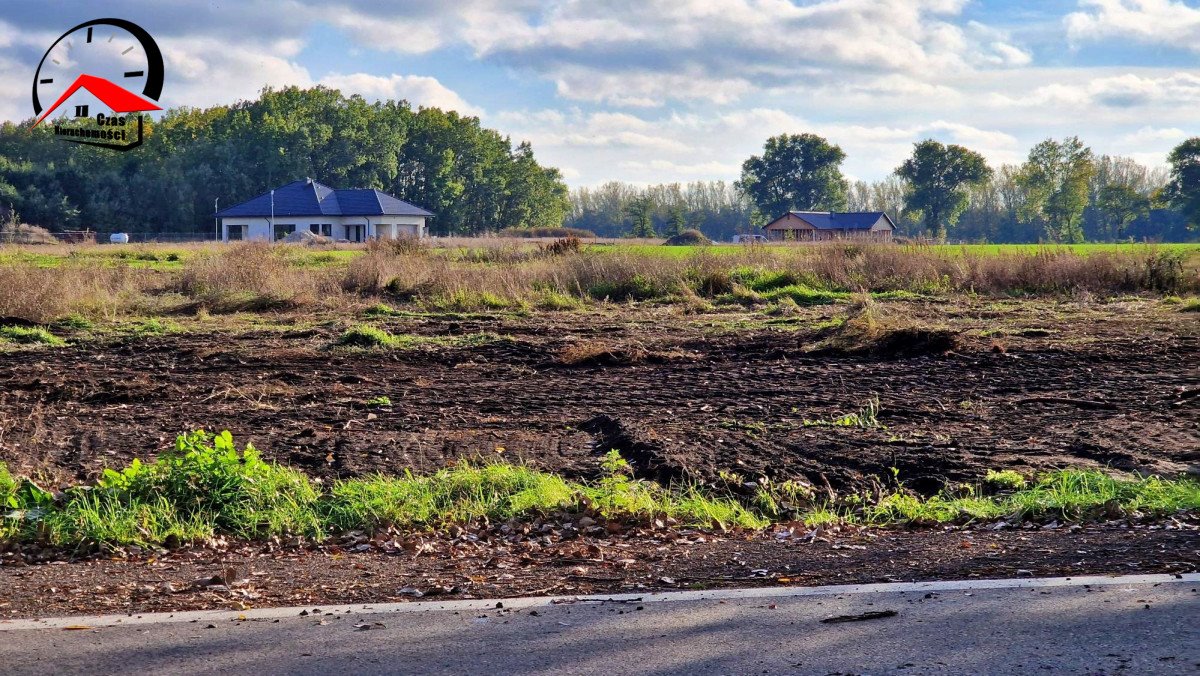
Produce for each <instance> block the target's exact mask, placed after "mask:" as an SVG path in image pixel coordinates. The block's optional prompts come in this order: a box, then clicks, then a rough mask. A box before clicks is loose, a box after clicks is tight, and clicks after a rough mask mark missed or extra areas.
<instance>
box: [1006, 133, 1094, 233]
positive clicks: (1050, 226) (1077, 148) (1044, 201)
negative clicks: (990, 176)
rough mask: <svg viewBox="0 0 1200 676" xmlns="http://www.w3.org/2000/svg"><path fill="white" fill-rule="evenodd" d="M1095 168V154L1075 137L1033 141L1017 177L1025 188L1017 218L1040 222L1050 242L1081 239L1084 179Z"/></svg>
mask: <svg viewBox="0 0 1200 676" xmlns="http://www.w3.org/2000/svg"><path fill="white" fill-rule="evenodd" d="M1095 171H1096V165H1095V156H1094V155H1093V154H1092V150H1091V148H1088V147H1087V146H1085V145H1084V144H1083V141H1080V140H1079V137H1078V136H1071V137H1069V138H1066V139H1063V140H1062V142H1058V141H1055V140H1054V139H1046V140H1045V141H1042V142H1041V143H1039V144H1037V145H1036V146H1034V147H1033V150H1031V151H1030V152H1029V159H1028V160H1026V162H1025V164H1024V165H1022V167H1021V174H1020V178H1019V179H1018V180H1019V181H1020V183H1021V186H1022V187H1023V188H1024V189H1025V191H1026V201H1025V203H1024V204H1023V205H1022V210H1021V217H1022V218H1023V219H1024V220H1026V221H1032V220H1040V221H1042V222H1043V223H1044V224H1045V229H1046V236H1047V237H1048V238H1049V239H1050V240H1051V241H1054V242H1082V241H1083V227H1082V223H1083V211H1084V209H1086V208H1087V205H1088V181H1089V180H1090V179H1091V177H1092V174H1093V173H1095Z"/></svg>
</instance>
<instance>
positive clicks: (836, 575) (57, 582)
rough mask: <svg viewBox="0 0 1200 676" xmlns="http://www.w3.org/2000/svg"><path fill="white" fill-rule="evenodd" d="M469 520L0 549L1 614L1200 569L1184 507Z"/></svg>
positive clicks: (1198, 539) (1194, 527) (1198, 544)
mask: <svg viewBox="0 0 1200 676" xmlns="http://www.w3.org/2000/svg"><path fill="white" fill-rule="evenodd" d="M481 535H482V537H481V538H479V539H472V538H470V537H464V536H460V537H458V538H457V539H451V538H449V537H447V536H444V535H443V536H432V535H430V536H423V537H422V536H414V537H410V538H407V539H405V540H404V541H402V542H396V541H391V542H383V543H380V542H378V541H376V542H373V543H369V544H359V545H354V544H352V543H353V542H354V541H355V540H347V541H346V543H345V544H344V545H336V544H330V545H326V546H321V547H317V548H314V549H286V548H284V549H281V548H279V547H277V546H274V545H271V544H262V543H259V544H235V545H234V546H232V547H231V548H229V549H228V550H225V551H213V550H211V549H196V550H177V551H173V552H170V553H167V554H159V553H150V552H147V553H146V554H145V555H142V556H134V557H131V558H128V559H122V560H103V559H93V560H88V561H82V562H76V563H63V562H59V563H57V564H43V565H35V566H25V565H12V563H13V562H14V561H16V560H17V558H19V557H7V558H8V560H9V565H0V588H3V589H4V595H3V596H2V597H0V622H2V620H3V619H5V618H16V617H48V616H61V615H83V614H120V613H129V614H137V613H146V612H159V611H176V610H201V609H234V610H244V609H247V608H251V607H264V606H308V608H309V609H310V610H309V611H308V612H311V613H314V614H319V613H320V612H321V608H322V607H326V608H327V606H328V605H329V604H335V603H336V604H350V603H354V604H358V603H362V604H370V603H382V602H392V601H412V600H431V599H442V598H495V597H511V596H529V595H564V596H575V595H578V596H580V597H594V596H596V595H603V594H605V593H628V592H634V593H636V592H638V591H642V590H645V591H653V590H672V589H709V588H718V587H755V586H776V585H806V586H809V585H823V584H854V583H871V582H908V581H919V580H935V579H969V578H1011V577H1033V576H1038V577H1042V576H1073V575H1085V574H1113V575H1121V574H1130V573H1176V574H1182V573H1192V572H1196V571H1197V570H1200V523H1197V522H1195V521H1194V520H1193V521H1190V522H1189V521H1186V520H1185V521H1172V522H1170V523H1168V524H1167V525H1166V526H1161V525H1154V526H1146V525H1139V524H1128V523H1120V524H1104V525H1095V526H1086V527H1082V528H1054V529H1046V528H1031V529H1021V530H1016V531H1008V530H1006V531H993V530H988V529H980V530H971V529H966V530H959V529H950V530H941V529H939V530H924V531H871V530H850V531H848V532H824V533H818V534H811V533H810V534H809V537H794V538H789V539H786V540H784V539H778V538H777V537H776V536H775V535H774V534H771V533H767V534H762V535H753V536H741V537H730V536H714V535H713V534H711V533H698V532H661V531H660V532H656V533H646V532H631V533H628V534H625V535H618V536H613V535H601V536H576V537H569V536H564V534H563V533H562V532H561V531H558V530H556V531H555V535H553V536H545V537H539V536H537V534H536V533H535V534H534V535H533V536H530V537H526V536H521V535H516V536H507V537H502V536H498V535H491V536H489V535H488V534H486V533H482V534H481ZM357 550H364V551H357ZM636 609H637V608H636V604H629V607H628V608H627V610H628V611H629V612H633V611H635V610H636ZM505 612H508V611H505ZM0 626H2V624H0Z"/></svg>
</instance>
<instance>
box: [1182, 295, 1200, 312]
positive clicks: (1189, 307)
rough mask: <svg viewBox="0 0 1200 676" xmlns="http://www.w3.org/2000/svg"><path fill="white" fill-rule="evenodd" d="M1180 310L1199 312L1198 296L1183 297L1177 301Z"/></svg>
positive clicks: (1199, 301)
mask: <svg viewBox="0 0 1200 676" xmlns="http://www.w3.org/2000/svg"><path fill="white" fill-rule="evenodd" d="M1179 311H1180V312H1200V298H1185V299H1183V300H1182V301H1180V303H1179Z"/></svg>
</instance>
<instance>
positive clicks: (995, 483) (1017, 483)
mask: <svg viewBox="0 0 1200 676" xmlns="http://www.w3.org/2000/svg"><path fill="white" fill-rule="evenodd" d="M983 483H984V484H985V485H987V486H991V487H993V488H998V489H1001V490H1014V491H1015V490H1020V489H1022V488H1025V486H1026V484H1028V483H1029V482H1027V481H1026V480H1025V477H1023V476H1021V474H1020V472H1017V471H1016V470H1011V469H1002V470H999V471H996V470H994V469H989V470H988V471H987V474H986V475H985V476H984V477H983Z"/></svg>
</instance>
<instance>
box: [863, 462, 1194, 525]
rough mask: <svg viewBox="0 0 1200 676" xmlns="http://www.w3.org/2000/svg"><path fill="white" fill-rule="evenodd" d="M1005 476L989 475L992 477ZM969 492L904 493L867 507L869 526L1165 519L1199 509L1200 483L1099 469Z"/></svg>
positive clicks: (1043, 477)
mask: <svg viewBox="0 0 1200 676" xmlns="http://www.w3.org/2000/svg"><path fill="white" fill-rule="evenodd" d="M1003 475H1005V473H991V474H990V476H992V478H993V479H994V478H996V477H997V476H1003ZM1008 479H1009V481H1010V485H1009V486H1007V487H1008V488H1013V487H1015V486H1013V485H1012V484H1013V483H1015V482H1013V481H1011V480H1012V477H1008ZM1022 481H1023V477H1022ZM1021 485H1022V486H1024V484H1021ZM968 493H970V494H968V495H965V496H963V495H951V494H948V493H942V494H939V495H935V496H932V497H929V498H922V497H919V496H916V495H913V494H911V493H908V492H903V491H899V492H896V493H893V494H891V495H888V496H887V497H885V498H883V499H882V500H880V501H879V502H878V503H877V504H875V505H872V506H870V507H868V508H866V509H865V510H864V514H865V517H866V520H867V521H868V522H871V523H888V524H890V523H896V522H912V523H947V522H957V521H963V520H976V519H1001V518H1011V519H1016V520H1021V519H1049V518H1052V519H1063V520H1067V521H1081V520H1087V519H1091V518H1102V517H1106V516H1108V517H1115V516H1121V515H1125V514H1131V513H1135V512H1136V513H1141V514H1144V515H1150V516H1163V515H1169V514H1174V513H1177V512H1182V511H1192V512H1194V511H1196V510H1200V481H1196V480H1195V479H1179V480H1167V479H1162V478H1159V477H1144V478H1137V479H1119V478H1115V477H1112V476H1109V475H1107V474H1104V473H1103V472H1099V471H1095V470H1061V471H1057V472H1051V473H1048V474H1045V475H1043V476H1042V477H1040V478H1039V479H1038V480H1037V481H1036V482H1034V483H1033V484H1032V485H1029V486H1026V487H1021V488H1018V489H1017V490H1015V491H1013V492H1011V493H1008V494H1003V495H997V496H984V495H976V494H975V491H968Z"/></svg>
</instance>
